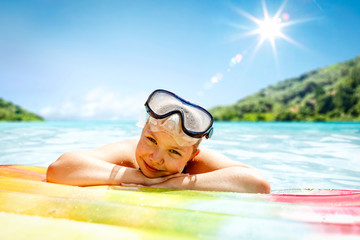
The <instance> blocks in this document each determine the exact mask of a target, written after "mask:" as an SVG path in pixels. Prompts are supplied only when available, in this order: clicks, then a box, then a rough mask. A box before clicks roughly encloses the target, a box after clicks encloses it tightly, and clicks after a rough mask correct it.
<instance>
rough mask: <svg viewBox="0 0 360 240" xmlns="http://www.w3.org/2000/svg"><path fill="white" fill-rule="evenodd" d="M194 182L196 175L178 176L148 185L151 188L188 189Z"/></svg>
mask: <svg viewBox="0 0 360 240" xmlns="http://www.w3.org/2000/svg"><path fill="white" fill-rule="evenodd" d="M195 182H196V175H190V174H179V175H178V176H176V177H173V178H170V179H168V180H167V181H164V182H161V183H157V184H153V185H150V186H148V187H152V188H172V189H190V188H191V187H192V185H193V184H194V183H195Z"/></svg>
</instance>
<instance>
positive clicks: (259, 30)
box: [237, 0, 299, 55]
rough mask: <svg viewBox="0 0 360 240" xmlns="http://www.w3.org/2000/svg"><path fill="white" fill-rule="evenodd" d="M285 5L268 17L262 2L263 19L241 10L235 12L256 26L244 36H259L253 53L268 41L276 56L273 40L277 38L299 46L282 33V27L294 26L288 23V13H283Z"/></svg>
mask: <svg viewBox="0 0 360 240" xmlns="http://www.w3.org/2000/svg"><path fill="white" fill-rule="evenodd" d="M285 3H286V1H284V2H283V3H282V5H281V6H280V8H279V9H278V10H277V12H276V14H275V15H274V16H272V17H270V16H269V12H268V10H267V8H266V4H265V1H264V0H263V1H262V8H263V12H264V18H263V19H259V18H256V17H254V16H252V15H250V14H249V13H247V12H245V11H243V10H241V9H237V12H239V13H240V14H241V15H243V16H245V17H246V18H248V19H250V20H251V21H253V22H254V23H255V24H256V28H255V29H254V30H252V31H250V32H247V33H246V34H245V35H258V36H259V41H258V43H257V45H256V49H255V51H257V50H258V49H259V48H260V46H261V45H262V44H263V43H264V42H265V41H269V42H270V44H271V47H272V49H273V51H274V54H275V55H276V52H277V51H276V44H275V40H276V39H279V38H280V39H285V40H287V41H288V42H290V43H292V44H294V45H299V44H298V43H296V42H295V41H294V40H292V39H291V38H289V37H288V36H286V35H285V34H284V33H283V32H282V29H283V28H284V27H287V26H289V25H292V24H294V22H290V21H288V20H289V18H290V15H289V14H288V13H283V9H284V6H285Z"/></svg>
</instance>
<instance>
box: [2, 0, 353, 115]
mask: <svg viewBox="0 0 360 240" xmlns="http://www.w3.org/2000/svg"><path fill="white" fill-rule="evenodd" d="M266 16H268V18H269V19H270V22H272V23H275V24H272V25H271V26H272V28H271V29H273V31H270V32H269V24H268V25H266V24H265V25H266V26H268V27H263V26H264V19H265V17H266ZM359 23H360V1H350V0H288V1H279V0H276V1H275V0H267V1H262V0H253V1H248V0H238V1H235V0H233V1H230V0H226V1H215V0H214V1H208V0H181V1H169V0H143V1H142V0H131V1H130V0H128V1H125V0H123V1H121V0H102V1H95V0H94V1H92V0H76V1H72V0H23V1H21V0H1V1H0V97H1V98H3V99H5V100H7V101H11V102H13V103H15V104H17V105H20V106H22V107H24V108H25V109H27V110H30V111H32V112H35V113H37V114H39V115H41V116H43V117H45V119H48V120H126V121H127V120H137V119H138V116H139V113H140V112H141V111H142V109H143V104H144V102H145V101H146V99H147V96H148V95H149V94H150V93H151V92H152V91H153V90H155V89H158V88H161V89H167V90H170V91H173V92H174V93H176V94H178V95H179V96H181V97H183V98H185V99H187V100H190V101H192V102H195V103H198V104H200V105H202V106H204V107H205V108H211V107H214V106H218V105H227V104H233V103H235V102H237V101H238V100H240V99H242V98H244V97H246V96H249V95H251V94H254V93H255V92H257V91H259V90H260V89H262V88H265V87H267V86H269V85H272V84H275V83H277V82H279V81H282V80H285V79H288V78H293V77H297V76H299V75H301V74H303V73H305V72H308V71H311V70H314V69H317V68H320V67H325V66H328V65H331V64H335V63H338V62H343V61H346V60H349V59H352V58H354V57H356V56H358V55H360V44H359V43H358V42H359V39H360V27H359ZM274 28H275V30H274ZM264 29H265V30H264Z"/></svg>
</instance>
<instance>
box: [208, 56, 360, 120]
mask: <svg viewBox="0 0 360 240" xmlns="http://www.w3.org/2000/svg"><path fill="white" fill-rule="evenodd" d="M210 112H211V113H212V114H213V116H214V119H215V120H218V121H360V56H358V57H356V58H355V59H353V60H350V61H347V62H343V63H339V64H334V65H331V66H328V67H324V68H321V69H317V70H314V71H311V72H308V73H305V74H303V75H301V76H299V77H296V78H292V79H288V80H285V81H282V82H279V83H277V84H274V85H271V86H269V87H267V88H265V89H262V90H260V91H259V92H257V93H255V94H254V95H251V96H248V97H246V98H244V99H242V100H240V101H238V102H237V103H235V104H232V105H228V106H218V107H214V108H212V109H210Z"/></svg>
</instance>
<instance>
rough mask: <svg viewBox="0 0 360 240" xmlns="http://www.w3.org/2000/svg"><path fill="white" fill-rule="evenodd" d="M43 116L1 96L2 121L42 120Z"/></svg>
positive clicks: (0, 115)
mask: <svg viewBox="0 0 360 240" xmlns="http://www.w3.org/2000/svg"><path fill="white" fill-rule="evenodd" d="M42 120H44V119H43V118H42V117H40V116H38V115H36V114H34V113H31V112H29V111H26V110H25V109H23V108H22V107H20V106H17V105H15V104H13V103H12V102H8V101H5V100H4V99H2V98H0V121H42Z"/></svg>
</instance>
